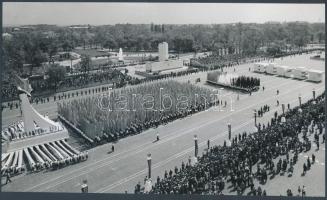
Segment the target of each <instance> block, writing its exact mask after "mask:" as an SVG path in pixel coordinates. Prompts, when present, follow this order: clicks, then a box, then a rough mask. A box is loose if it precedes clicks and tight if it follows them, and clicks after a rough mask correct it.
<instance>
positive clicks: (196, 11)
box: [3, 2, 325, 26]
mask: <svg viewBox="0 0 327 200" xmlns="http://www.w3.org/2000/svg"><path fill="white" fill-rule="evenodd" d="M267 21H278V22H287V21H307V22H325V5H324V4H255V3H251V4H250V3H249V4H240V3H238V4H236V3H235V4H231V3H230V4H223V3H68V2H67V3H58V2H55V3H31V2H29V3H26V2H20V3H19V2H15V3H13V2H11V3H10V2H4V3H3V24H4V25H5V26H6V25H32V24H54V25H60V26H67V25H78V24H90V25H105V24H117V23H130V24H149V23H152V22H153V23H157V24H221V23H236V22H243V23H264V22H267Z"/></svg>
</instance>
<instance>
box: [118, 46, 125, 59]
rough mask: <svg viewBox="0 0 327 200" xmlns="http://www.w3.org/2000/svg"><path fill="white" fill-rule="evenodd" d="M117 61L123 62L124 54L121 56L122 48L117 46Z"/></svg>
mask: <svg viewBox="0 0 327 200" xmlns="http://www.w3.org/2000/svg"><path fill="white" fill-rule="evenodd" d="M118 61H119V62H123V61H124V56H123V50H122V48H119V53H118Z"/></svg>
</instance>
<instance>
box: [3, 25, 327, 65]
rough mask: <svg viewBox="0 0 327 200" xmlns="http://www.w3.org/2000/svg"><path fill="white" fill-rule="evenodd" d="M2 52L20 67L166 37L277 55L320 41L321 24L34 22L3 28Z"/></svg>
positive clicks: (180, 43)
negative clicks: (68, 54)
mask: <svg viewBox="0 0 327 200" xmlns="http://www.w3.org/2000/svg"><path fill="white" fill-rule="evenodd" d="M4 33H6V35H3V50H4V58H5V63H6V66H7V67H8V68H10V69H17V70H19V69H21V67H22V66H23V64H30V65H31V66H32V67H34V66H36V67H37V66H40V65H41V63H42V62H46V61H50V60H51V59H52V58H53V56H54V55H55V54H56V53H57V52H59V51H71V50H73V49H74V48H76V47H81V48H109V49H114V50H117V49H118V48H123V49H124V51H157V48H158V44H159V43H160V42H163V41H166V42H168V44H169V49H170V50H171V51H175V52H176V53H183V52H199V51H205V50H209V51H217V50H218V49H219V48H228V49H229V50H230V52H233V50H234V49H235V48H240V49H242V51H243V53H244V54H246V55H247V54H251V55H253V54H256V53H257V52H258V51H259V50H260V48H262V47H266V48H267V51H268V52H271V53H278V52H279V51H283V50H285V49H288V48H301V47H304V46H306V45H307V44H308V43H322V42H324V38H325V25H324V24H323V23H307V22H287V23H273V22H269V23H264V24H255V23H248V24H244V23H235V24H212V25H171V24H116V25H103V26H90V25H88V26H86V28H85V27H84V28H72V27H59V26H54V25H34V26H30V29H28V30H23V29H21V30H18V31H17V28H15V27H4Z"/></svg>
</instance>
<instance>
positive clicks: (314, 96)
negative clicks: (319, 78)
mask: <svg viewBox="0 0 327 200" xmlns="http://www.w3.org/2000/svg"><path fill="white" fill-rule="evenodd" d="M312 96H313V100H316V89H314V88H313V89H312Z"/></svg>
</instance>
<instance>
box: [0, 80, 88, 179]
mask: <svg viewBox="0 0 327 200" xmlns="http://www.w3.org/2000/svg"><path fill="white" fill-rule="evenodd" d="M25 89H26V90H25ZM18 90H19V92H20V94H19V98H20V103H21V114H22V118H23V119H22V120H20V121H18V122H15V123H13V124H11V125H9V126H8V127H6V128H4V129H3V130H2V132H1V135H2V140H1V143H2V155H1V163H2V168H1V174H6V173H10V174H11V175H17V174H19V173H22V172H23V171H32V172H34V171H40V170H43V169H51V168H52V169H57V168H61V167H63V166H66V165H69V164H73V163H77V162H80V161H84V160H86V159H87V157H88V155H87V152H79V151H78V150H76V149H75V148H73V147H72V146H70V145H69V144H68V143H67V142H66V140H67V139H68V138H69V135H68V131H67V129H66V128H65V127H64V126H63V125H62V124H61V123H60V122H55V121H52V120H50V119H49V118H48V117H47V116H42V115H41V114H39V113H38V112H37V111H36V110H35V109H34V108H33V107H32V106H31V104H30V102H29V98H28V97H29V96H30V93H29V91H31V88H30V85H29V84H26V82H25V83H24V85H22V88H21V87H18Z"/></svg>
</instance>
